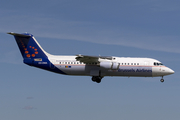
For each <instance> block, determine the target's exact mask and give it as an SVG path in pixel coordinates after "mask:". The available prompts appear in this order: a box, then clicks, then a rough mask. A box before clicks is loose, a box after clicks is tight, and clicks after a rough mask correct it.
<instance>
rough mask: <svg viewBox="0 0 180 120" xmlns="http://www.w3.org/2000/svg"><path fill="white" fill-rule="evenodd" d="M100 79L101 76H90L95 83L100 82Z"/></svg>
mask: <svg viewBox="0 0 180 120" xmlns="http://www.w3.org/2000/svg"><path fill="white" fill-rule="evenodd" d="M101 79H102V77H99V76H93V77H92V81H93V82H97V83H100V82H101Z"/></svg>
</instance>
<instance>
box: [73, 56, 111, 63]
mask: <svg viewBox="0 0 180 120" xmlns="http://www.w3.org/2000/svg"><path fill="white" fill-rule="evenodd" d="M76 56H77V57H76V60H77V61H80V62H83V63H93V62H96V63H99V59H107V60H112V58H113V57H111V56H110V57H108V56H89V55H76Z"/></svg>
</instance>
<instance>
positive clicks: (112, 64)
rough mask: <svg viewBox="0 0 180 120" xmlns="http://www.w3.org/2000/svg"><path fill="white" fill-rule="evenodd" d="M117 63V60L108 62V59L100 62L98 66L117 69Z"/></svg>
mask: <svg viewBox="0 0 180 120" xmlns="http://www.w3.org/2000/svg"><path fill="white" fill-rule="evenodd" d="M119 65H120V64H119V63H117V62H109V61H104V62H100V67H102V68H105V69H111V70H118V69H119Z"/></svg>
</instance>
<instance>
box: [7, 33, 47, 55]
mask: <svg viewBox="0 0 180 120" xmlns="http://www.w3.org/2000/svg"><path fill="white" fill-rule="evenodd" d="M8 34H11V35H14V37H15V39H16V42H17V44H18V47H19V49H20V51H21V55H22V57H23V58H47V56H46V54H45V51H44V50H43V49H42V47H41V46H40V45H39V43H38V42H37V41H36V39H35V38H34V37H33V35H31V34H28V33H24V34H17V33H8Z"/></svg>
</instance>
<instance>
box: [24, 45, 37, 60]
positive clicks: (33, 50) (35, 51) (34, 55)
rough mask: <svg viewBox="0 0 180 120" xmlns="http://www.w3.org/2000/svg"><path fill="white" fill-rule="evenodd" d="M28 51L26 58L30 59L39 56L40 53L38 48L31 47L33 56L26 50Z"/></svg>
mask: <svg viewBox="0 0 180 120" xmlns="http://www.w3.org/2000/svg"><path fill="white" fill-rule="evenodd" d="M25 49H26V51H25V54H26V57H28V58H30V57H36V55H37V54H38V51H37V48H35V47H32V46H29V49H30V50H29V51H31V53H32V54H29V53H30V52H29V51H28V50H27V48H25Z"/></svg>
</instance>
